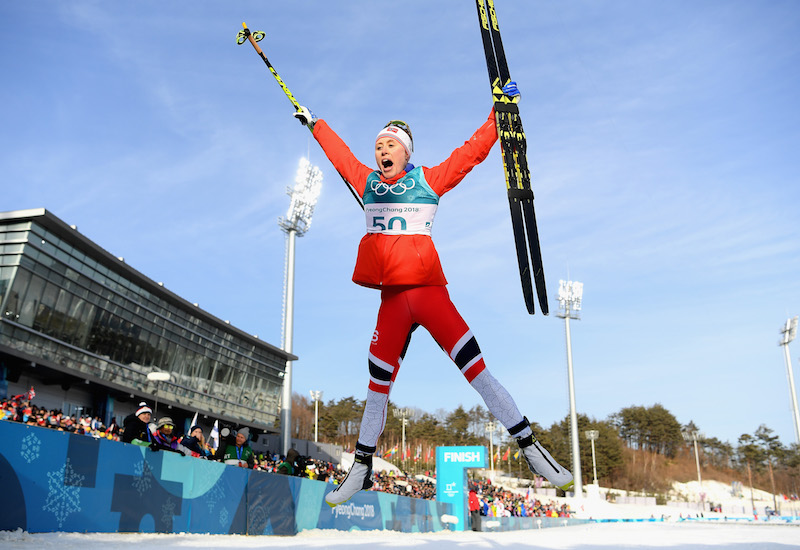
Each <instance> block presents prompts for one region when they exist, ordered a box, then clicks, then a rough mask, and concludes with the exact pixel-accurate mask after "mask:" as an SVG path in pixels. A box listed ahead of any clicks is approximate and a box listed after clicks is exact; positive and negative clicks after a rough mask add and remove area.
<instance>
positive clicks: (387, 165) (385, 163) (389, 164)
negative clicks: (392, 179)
mask: <svg viewBox="0 0 800 550" xmlns="http://www.w3.org/2000/svg"><path fill="white" fill-rule="evenodd" d="M392 165H394V163H393V162H392V161H391V160H390V159H383V160H382V161H381V166H383V167H384V168H391V167H392Z"/></svg>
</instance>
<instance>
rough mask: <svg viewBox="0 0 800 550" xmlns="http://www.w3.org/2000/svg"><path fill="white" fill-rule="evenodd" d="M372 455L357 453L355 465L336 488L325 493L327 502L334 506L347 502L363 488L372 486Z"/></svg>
mask: <svg viewBox="0 0 800 550" xmlns="http://www.w3.org/2000/svg"><path fill="white" fill-rule="evenodd" d="M371 475H372V455H361V454H359V453H356V455H355V459H354V461H353V466H352V467H351V468H350V471H349V472H347V476H346V477H345V478H344V481H342V482H341V483H340V484H339V485H337V486H336V489H334V490H333V491H331V492H330V493H328V494H327V495H325V502H326V503H328V506H330V507H331V508H334V507H335V506H338V505H339V504H342V503H344V502H347V501H348V500H350V498H351V497H352V496H353V495H355V494H356V493H357V492H359V491H360V490H362V489H369V488H370V487H372V480H371V479H370V477H371Z"/></svg>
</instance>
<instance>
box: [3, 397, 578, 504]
mask: <svg viewBox="0 0 800 550" xmlns="http://www.w3.org/2000/svg"><path fill="white" fill-rule="evenodd" d="M31 398H32V396H31V395H30V393H24V394H21V395H16V396H13V397H11V398H8V399H3V400H0V420H3V419H4V420H11V421H14V422H21V423H24V424H27V425H31V426H40V427H44V428H52V429H55V430H59V431H64V432H69V433H75V434H82V435H88V436H92V437H95V438H106V439H110V440H114V441H126V442H133V443H135V444H141V445H145V446H149V447H150V449H152V450H154V451H158V450H167V451H174V452H181V453H183V454H185V455H187V456H188V455H191V456H194V457H198V458H206V459H210V460H219V461H221V462H225V463H226V464H233V465H238V466H241V467H245V468H252V469H256V470H261V471H264V472H270V473H276V474H283V475H292V476H299V477H305V478H308V479H316V480H319V481H325V482H327V483H332V484H338V483H340V482H341V481H342V480H343V479H344V478H345V476H346V475H347V472H346V471H345V470H343V469H341V468H340V467H339V466H337V465H335V464H333V463H332V462H328V461H323V460H315V459H312V458H310V457H306V456H301V455H300V454H299V453H298V452H297V451H296V450H295V449H291V450H290V451H289V453H288V454H287V456H283V455H280V454H271V453H266V454H265V453H256V452H254V451H253V450H252V448H251V447H250V446H249V431H248V429H247V428H246V427H244V428H241V429H239V430H231V429H228V430H227V433H226V430H225V429H223V430H221V434H220V435H221V437H220V444H219V447H218V448H217V449H213V448H212V447H211V446H210V445H209V442H208V441H207V439H206V438H205V437H204V434H203V430H202V428H201V427H200V426H192V427H191V429H190V430H189V433H188V434H187V435H186V436H181V435H179V434H176V433H173V430H174V428H175V424H174V423H173V422H172V419H171V418H169V417H162V418H160V419H158V421H155V422H150V420H151V413H152V411H151V410H150V408H149V407H147V405H146V404H145V403H141V404H140V406H139V409H137V411H136V412H135V413H133V414H132V415H130V416H129V417H128V418H126V419H125V422H124V423H123V424H124V425H125V426H127V427H128V433H127V434H125V433H124V432H125V430H123V429H122V428H121V427H120V426H118V425H117V423H116V420H112V421H111V423H110V425H109V426H105V425H104V424H103V421H102V420H101V419H100V418H99V417H96V416H94V417H93V416H91V415H80V414H79V415H74V414H73V415H68V414H64V413H63V412H62V411H60V410H48V409H46V408H43V407H37V406H35V405H33V404H32V403H31ZM138 424H141V425H142V426H139V425H138ZM134 426H136V427H135V428H134ZM134 431H135V432H136V433H135V434H134V433H133V432H134ZM125 435H127V437H125ZM140 438H141V439H140ZM372 480H373V482H374V485H373V487H372V489H371V490H373V491H382V492H384V493H390V494H395V495H401V496H407V497H412V498H420V499H427V500H434V499H435V498H436V480H435V479H434V478H432V477H428V476H413V475H409V474H407V473H403V472H394V471H375V472H374V473H373V477H372ZM471 489H473V490H474V491H475V492H476V493H477V495H478V500H479V504H480V515H481V516H485V517H510V516H519V517H542V516H546V517H568V516H569V515H570V510H569V506H568V505H566V504H563V505H559V504H558V503H556V502H554V501H550V502H547V503H543V502H541V501H539V500H537V499H535V498H533V497H532V496H531V495H529V494H524V493H522V494H520V493H517V492H513V491H510V490H507V489H503V488H501V487H498V486H496V485H493V484H492V483H491V481H473V482H471Z"/></svg>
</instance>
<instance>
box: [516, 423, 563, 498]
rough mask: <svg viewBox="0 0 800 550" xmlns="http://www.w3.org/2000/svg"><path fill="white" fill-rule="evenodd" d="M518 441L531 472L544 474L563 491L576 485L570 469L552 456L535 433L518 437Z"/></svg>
mask: <svg viewBox="0 0 800 550" xmlns="http://www.w3.org/2000/svg"><path fill="white" fill-rule="evenodd" d="M517 443H519V448H520V449H521V450H522V454H523V455H524V456H525V462H527V463H528V468H530V470H531V472H533V473H534V474H536V475H540V476H544V477H545V478H546V479H547V481H549V482H550V483H552V484H553V485H555V486H556V487H558V488H559V489H561V490H562V491H566V490H568V489H569V488H570V487H572V486H573V485H574V480H573V478H572V474H571V473H570V472H569V470H567V469H566V468H564V467H562V466H561V465H559V463H558V462H556V460H555V459H554V458H553V457H552V456H550V453H548V452H547V449H545V448H544V447H542V445H541V443H539V441H537V440H536V438H535V437H533V434H531V435H529V436H527V437H522V438H520V439H517Z"/></svg>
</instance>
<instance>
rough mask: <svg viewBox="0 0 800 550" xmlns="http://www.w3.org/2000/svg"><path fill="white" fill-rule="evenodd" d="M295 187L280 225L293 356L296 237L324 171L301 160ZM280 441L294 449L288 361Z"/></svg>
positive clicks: (286, 341) (286, 340) (286, 347)
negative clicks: (284, 235)
mask: <svg viewBox="0 0 800 550" xmlns="http://www.w3.org/2000/svg"><path fill="white" fill-rule="evenodd" d="M294 181H295V186H294V188H293V189H292V188H287V190H286V193H287V194H288V195H289V196H290V197H291V201H290V203H289V210H288V211H287V213H286V217H285V218H278V225H279V226H280V228H281V229H283V231H284V232H285V233H286V270H285V279H284V285H283V351H285V352H287V353H292V337H293V334H292V332H293V327H294V245H295V237H302V236H303V235H305V234H306V231H308V229H309V227H310V226H311V216H312V215H313V214H314V206H316V204H317V199H319V194H320V191H321V189H322V172H321V171H320V169H319V168H317V167H316V166H312V165H311V163H310V162H309V161H308V159H306V158H301V159H300V166H299V167H298V169H297V176H295V179H294ZM281 401H282V403H281V439H282V444H283V454H284V455H286V454H287V453H288V452H289V449H291V448H292V362H291V361H287V362H286V374H285V376H284V377H283V395H282V399H281Z"/></svg>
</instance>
